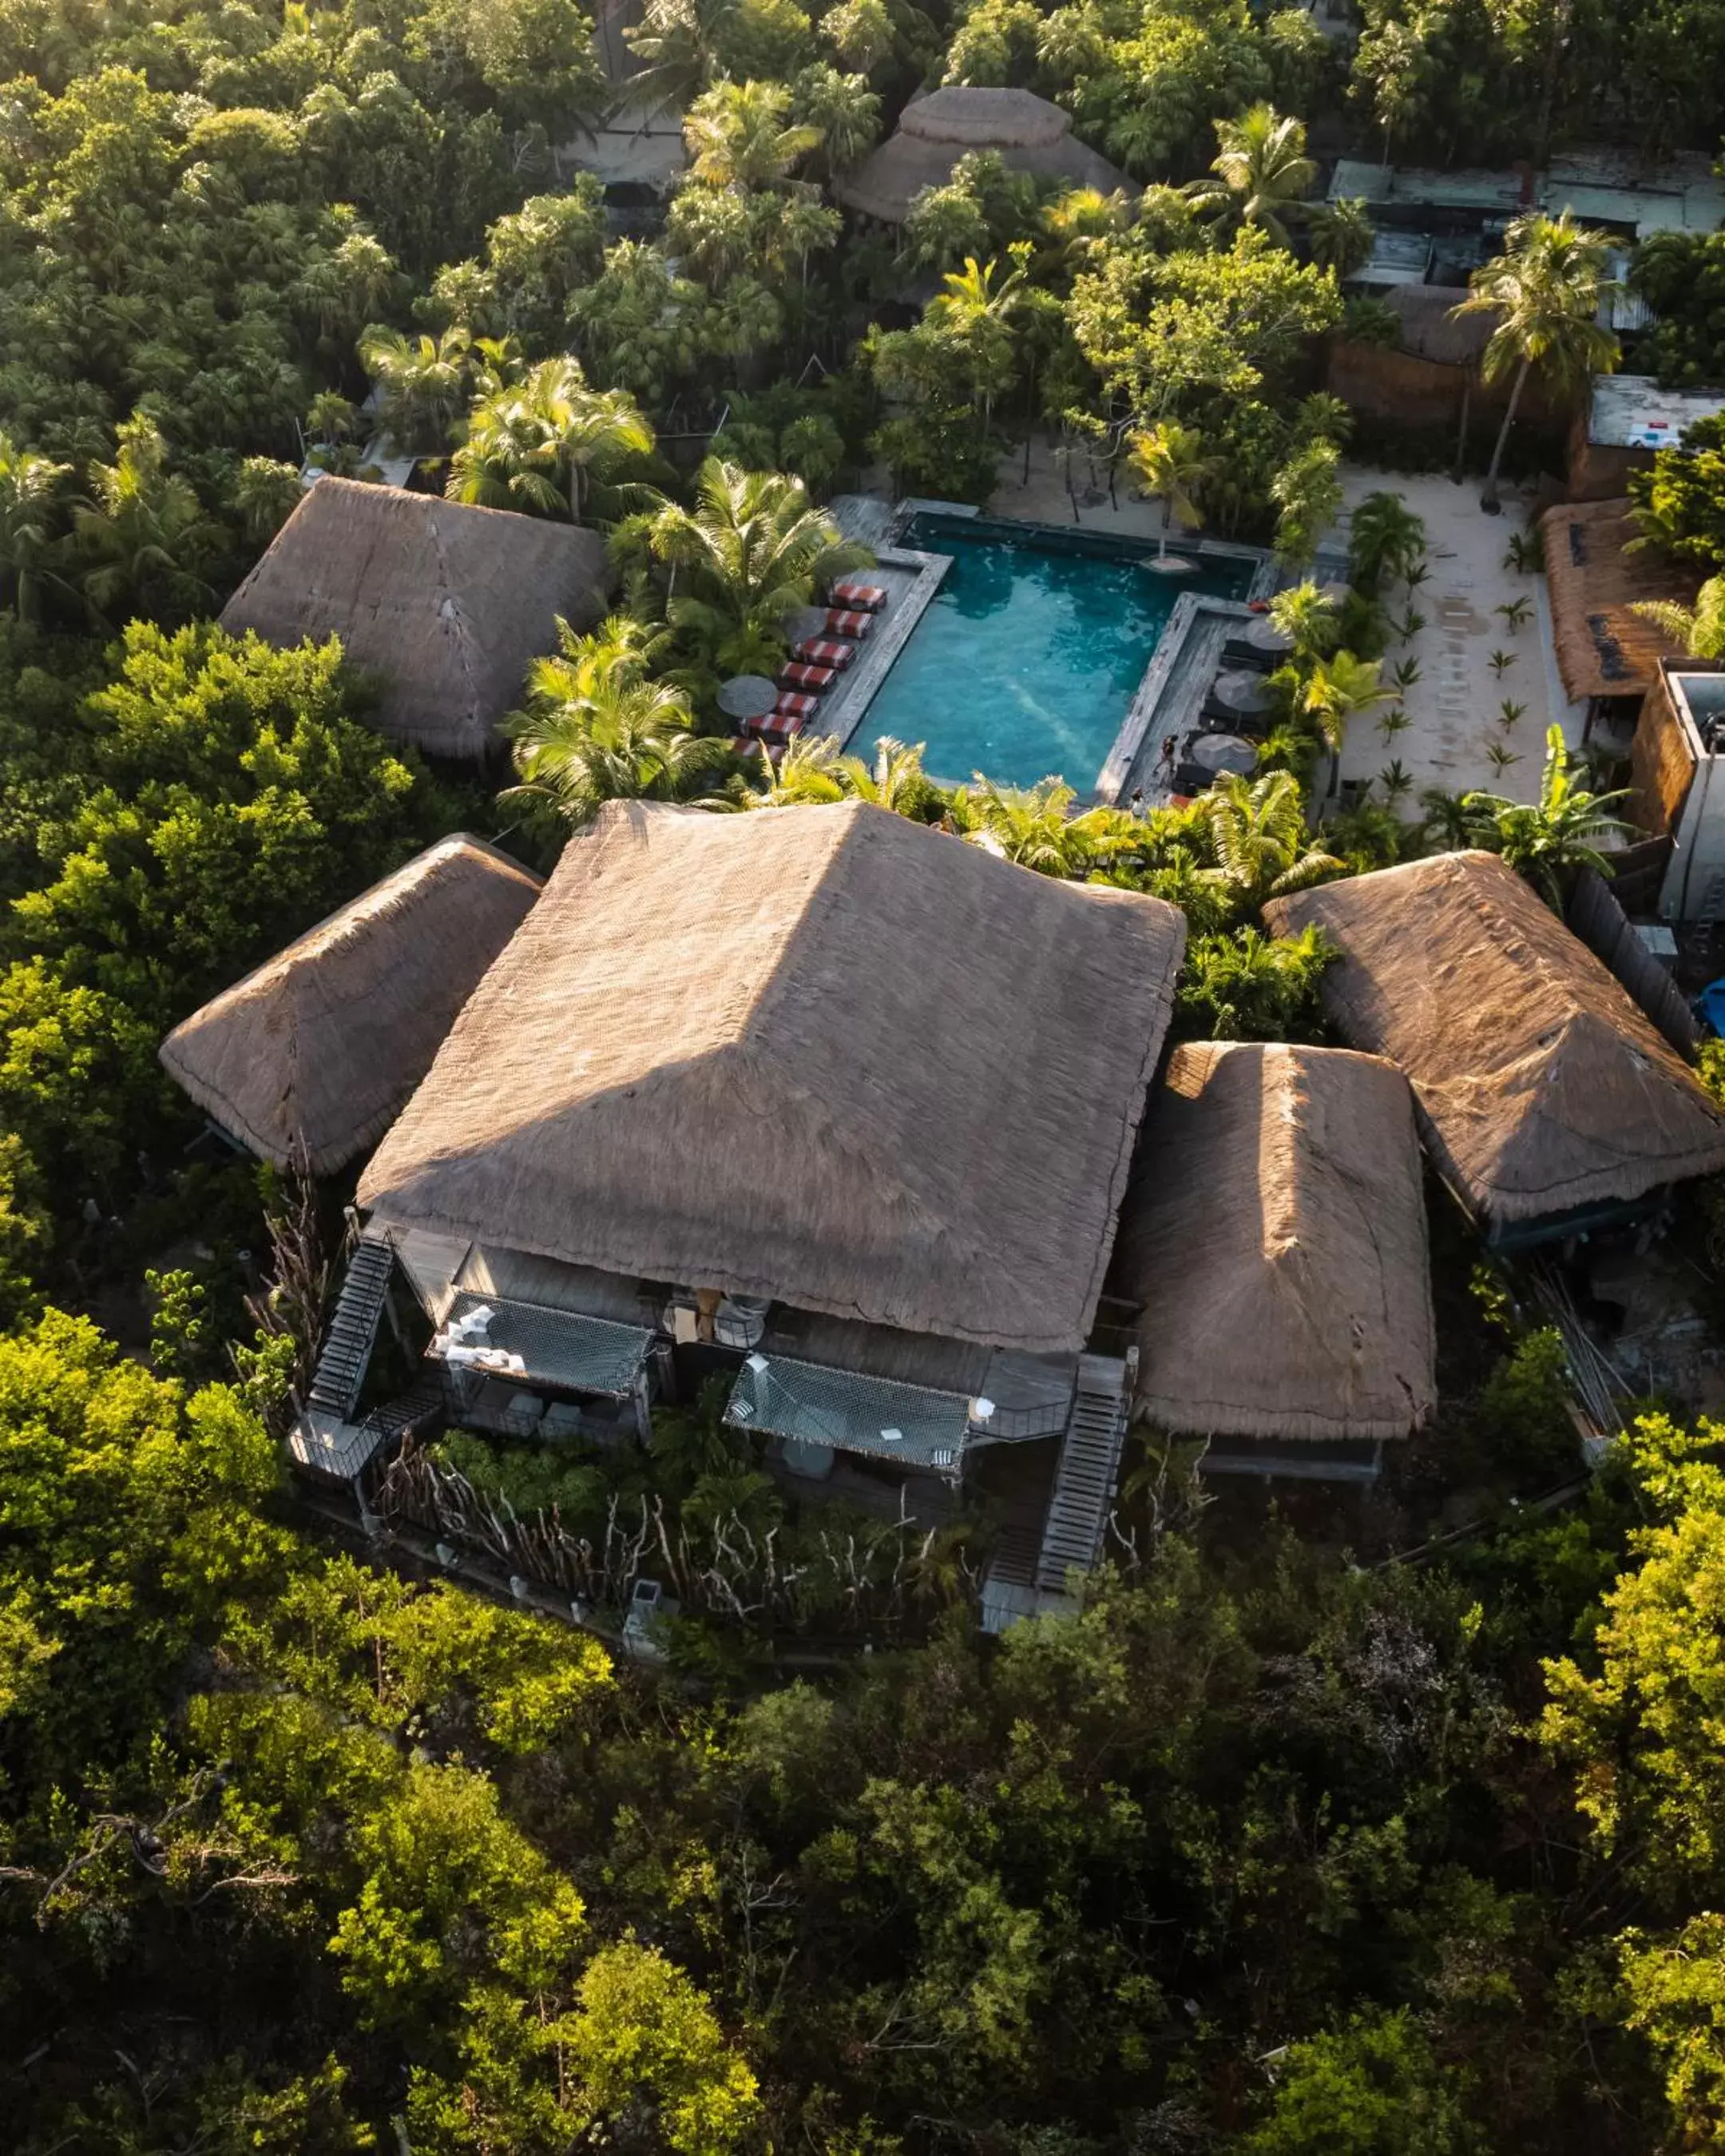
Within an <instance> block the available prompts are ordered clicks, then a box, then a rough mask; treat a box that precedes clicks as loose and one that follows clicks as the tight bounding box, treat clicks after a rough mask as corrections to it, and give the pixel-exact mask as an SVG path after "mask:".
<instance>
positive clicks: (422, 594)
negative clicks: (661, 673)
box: [222, 479, 613, 757]
mask: <svg viewBox="0 0 1725 2156" xmlns="http://www.w3.org/2000/svg"><path fill="white" fill-rule="evenodd" d="M612 583H613V577H612V573H611V569H610V564H609V561H608V557H607V554H606V551H605V542H604V541H603V539H602V538H601V537H600V536H599V535H598V533H597V532H596V531H583V530H582V529H580V528H579V527H578V526H574V525H570V524H559V523H554V522H552V521H550V520H548V519H547V518H544V517H537V516H516V515H515V514H514V513H513V512H511V511H507V510H497V509H470V508H468V507H467V506H465V504H463V503H460V502H454V501H444V500H440V499H439V497H437V496H435V495H425V494H408V493H407V492H405V491H404V490H403V489H402V488H400V487H391V486H368V485H362V483H361V482H360V481H358V480H347V479H321V480H318V482H317V484H316V485H315V486H313V487H311V488H310V489H309V490H307V491H306V493H305V495H302V496H301V498H300V501H299V503H298V504H297V506H295V510H294V513H293V515H292V516H290V517H289V519H288V521H287V522H286V523H285V525H283V526H282V528H281V530H280V531H278V532H277V533H276V535H275V538H274V540H272V541H271V542H270V547H269V549H268V551H267V552H265V554H264V557H263V559H262V560H261V561H260V562H258V564H257V565H256V567H254V569H253V571H252V572H251V574H250V575H249V577H247V578H246V580H245V582H244V583H243V584H242V585H241V586H240V587H239V590H238V591H237V592H235V593H234V596H233V598H231V599H229V600H228V603H227V605H226V606H225V607H224V608H223V610H222V626H223V629H230V630H232V631H233V632H234V634H235V635H239V634H244V632H245V631H246V630H248V629H254V630H255V631H256V632H257V634H259V636H261V637H263V638H264V639H266V640H267V641H268V642H269V643H271V644H280V645H284V646H287V645H293V644H300V643H303V642H304V640H305V639H306V638H307V637H311V638H314V639H317V640H319V641H321V640H322V639H324V638H326V637H329V636H338V637H340V638H341V645H342V649H344V651H345V652H346V653H347V656H348V658H349V659H351V660H352V661H353V663H354V665H357V666H363V667H365V668H367V669H368V670H372V671H374V672H375V673H377V675H379V677H380V678H381V680H382V685H383V688H382V701H381V702H380V704H379V706H378V710H377V725H378V726H380V727H381V728H382V731H384V732H385V733H387V734H389V735H392V736H393V737H394V738H395V739H397V740H398V741H404V742H412V743H413V746H414V747H417V748H422V749H425V750H427V751H429V752H430V753H431V754H432V755H434V756H444V757H476V756H480V755H482V754H483V753H484V752H485V750H486V749H487V748H488V747H490V744H491V743H492V742H493V741H494V740H495V737H496V734H495V729H496V725H497V721H498V720H499V719H501V717H502V716H504V714H505V713H506V712H507V711H513V710H514V709H515V708H516V706H517V705H518V704H519V703H520V702H521V692H522V685H523V682H524V680H525V679H526V670H527V666H528V664H529V662H530V661H531V660H533V659H535V658H536V657H538V656H539V655H540V654H541V653H542V652H547V651H549V650H551V649H553V647H554V646H555V644H556V643H557V617H558V615H560V614H561V615H562V616H563V618H564V619H566V620H568V621H570V622H572V623H573V624H575V625H576V626H577V627H581V626H583V625H584V624H587V623H588V622H591V621H592V620H593V619H595V618H596V617H597V615H598V613H599V612H600V610H601V608H602V607H603V603H604V599H605V596H606V594H607V593H608V592H609V590H610V589H611V586H612Z"/></svg>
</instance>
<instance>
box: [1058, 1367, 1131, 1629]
mask: <svg viewBox="0 0 1725 2156" xmlns="http://www.w3.org/2000/svg"><path fill="white" fill-rule="evenodd" d="M1126 1420H1127V1400H1126V1365H1125V1364H1124V1363H1121V1362H1117V1361H1116V1360H1115V1359H1114V1358H1113V1357H1111V1356H1107V1355H1081V1356H1080V1358H1079V1359H1078V1389H1077V1391H1076V1393H1075V1394H1074V1395H1073V1399H1072V1413H1071V1415H1070V1419H1069V1420H1068V1422H1067V1424H1066V1435H1065V1437H1064V1438H1063V1439H1062V1440H1061V1441H1060V1464H1059V1466H1057V1467H1056V1468H1055V1484H1054V1494H1053V1495H1052V1496H1050V1499H1049V1502H1048V1517H1047V1518H1046V1519H1045V1521H1044V1522H1043V1528H1042V1548H1041V1551H1040V1554H1039V1555H1038V1558H1037V1560H1036V1584H1037V1586H1038V1587H1039V1588H1040V1589H1042V1590H1043V1591H1044V1592H1045V1593H1047V1594H1060V1593H1061V1592H1062V1591H1063V1590H1064V1589H1065V1584H1066V1574H1067V1573H1068V1572H1069V1571H1070V1570H1072V1569H1074V1568H1076V1569H1077V1570H1078V1571H1080V1572H1088V1571H1089V1570H1090V1568H1091V1566H1092V1565H1093V1564H1094V1563H1096V1559H1097V1558H1098V1557H1099V1556H1100V1554H1101V1548H1102V1536H1103V1533H1104V1532H1105V1530H1106V1527H1107V1524H1108V1513H1109V1511H1110V1508H1111V1507H1112V1505H1113V1502H1114V1486H1115V1482H1116V1481H1117V1478H1118V1476H1119V1474H1120V1455H1121V1452H1122V1449H1123V1448H1124V1446H1125V1444H1126Z"/></svg>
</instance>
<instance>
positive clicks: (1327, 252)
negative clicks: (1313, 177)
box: [1310, 195, 1377, 285]
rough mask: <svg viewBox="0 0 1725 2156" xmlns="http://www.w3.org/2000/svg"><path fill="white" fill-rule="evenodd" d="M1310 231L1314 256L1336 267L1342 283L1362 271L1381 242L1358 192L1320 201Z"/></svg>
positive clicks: (1322, 265) (1321, 264)
mask: <svg viewBox="0 0 1725 2156" xmlns="http://www.w3.org/2000/svg"><path fill="white" fill-rule="evenodd" d="M1310 231H1311V234H1312V260H1313V261H1314V262H1315V263H1317V266H1318V267H1319V269H1328V270H1331V271H1332V272H1333V273H1334V275H1335V279H1336V282H1337V284H1338V285H1345V284H1346V283H1347V282H1348V279H1349V278H1350V277H1357V276H1358V275H1359V273H1360V271H1361V270H1362V269H1364V268H1365V266H1366V264H1367V263H1368V262H1369V261H1370V260H1371V259H1372V249H1373V246H1374V245H1375V244H1376V243H1377V234H1376V233H1375V232H1374V231H1373V228H1372V220H1371V218H1370V217H1369V216H1368V213H1367V211H1366V205H1365V203H1364V201H1363V199H1362V198H1360V197H1358V196H1356V195H1348V196H1345V197H1343V199H1342V200H1340V201H1339V202H1332V203H1319V204H1318V205H1317V208H1315V209H1314V210H1313V211H1312V213H1311V225H1310Z"/></svg>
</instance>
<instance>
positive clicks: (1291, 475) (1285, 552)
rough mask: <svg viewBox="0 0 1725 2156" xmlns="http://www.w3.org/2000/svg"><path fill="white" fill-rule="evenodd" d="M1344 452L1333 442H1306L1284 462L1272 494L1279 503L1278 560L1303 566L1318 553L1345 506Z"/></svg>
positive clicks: (1273, 484) (1272, 498)
mask: <svg viewBox="0 0 1725 2156" xmlns="http://www.w3.org/2000/svg"><path fill="white" fill-rule="evenodd" d="M1341 464H1342V452H1341V451H1340V450H1339V449H1337V446H1336V444H1334V443H1333V442H1330V441H1325V440H1322V439H1319V440H1317V441H1312V442H1307V443H1306V444H1304V446H1303V447H1301V448H1300V449H1296V450H1295V452H1294V454H1292V455H1291V457H1290V458H1289V459H1288V460H1287V462H1286V464H1285V465H1282V467H1281V470H1280V471H1278V472H1277V473H1276V477H1275V478H1274V479H1273V480H1271V485H1270V497H1271V500H1272V501H1274V502H1275V504H1276V556H1277V557H1278V559H1280V560H1281V561H1283V562H1289V563H1291V564H1292V565H1293V566H1294V567H1303V566H1304V565H1305V564H1306V563H1307V562H1310V561H1311V560H1312V557H1313V556H1314V555H1316V553H1317V549H1318V544H1319V542H1320V541H1321V540H1322V537H1323V536H1324V533H1325V532H1326V531H1328V529H1329V528H1330V526H1331V525H1332V524H1333V523H1334V522H1335V521H1336V519H1337V516H1339V515H1340V513H1341V509H1342V477H1341Z"/></svg>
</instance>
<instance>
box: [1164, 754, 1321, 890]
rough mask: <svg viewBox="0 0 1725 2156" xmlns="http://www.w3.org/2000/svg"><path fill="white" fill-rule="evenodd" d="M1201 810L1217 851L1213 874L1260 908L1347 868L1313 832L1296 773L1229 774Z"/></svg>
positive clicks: (1219, 779) (1226, 774)
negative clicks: (1267, 901)
mask: <svg viewBox="0 0 1725 2156" xmlns="http://www.w3.org/2000/svg"><path fill="white" fill-rule="evenodd" d="M1199 806H1200V807H1201V808H1202V809H1203V811H1204V816H1205V819H1206V820H1207V821H1208V823H1209V829H1210V843H1211V844H1212V846H1213V847H1214V850H1215V855H1216V866H1215V867H1214V869H1212V870H1209V875H1210V876H1211V878H1212V879H1213V880H1215V881H1216V882H1219V883H1221V884H1224V885H1227V886H1228V888H1229V889H1230V891H1234V892H1235V893H1236V894H1237V895H1238V896H1240V897H1242V898H1245V899H1247V900H1250V901H1252V902H1253V903H1256V902H1257V901H1259V900H1260V899H1265V898H1279V897H1281V896H1282V894H1283V893H1284V892H1285V891H1304V890H1305V889H1306V887H1307V885H1308V884H1314V883H1320V882H1322V880H1323V879H1324V877H1326V876H1328V875H1341V874H1342V873H1343V871H1344V870H1345V869H1346V866H1347V864H1346V863H1345V862H1343V861H1340V860H1337V858H1336V856H1335V855H1333V854H1332V853H1329V852H1327V850H1325V849H1324V847H1322V845H1320V844H1317V842H1316V841H1315V840H1314V839H1312V834H1311V833H1310V832H1309V831H1308V829H1307V824H1306V797H1305V793H1304V789H1303V788H1301V784H1300V782H1299V780H1298V779H1297V778H1296V777H1295V776H1294V774H1293V773H1292V772H1291V771H1271V772H1266V773H1265V774H1264V776H1263V777H1262V778H1255V779H1246V778H1240V776H1239V775H1238V774H1237V773H1234V772H1225V773H1223V775H1222V776H1221V777H1220V778H1218V779H1217V781H1216V783H1215V784H1214V786H1213V787H1212V788H1210V790H1209V793H1206V794H1205V795H1204V799H1203V801H1202V802H1201V803H1200V804H1199Z"/></svg>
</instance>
